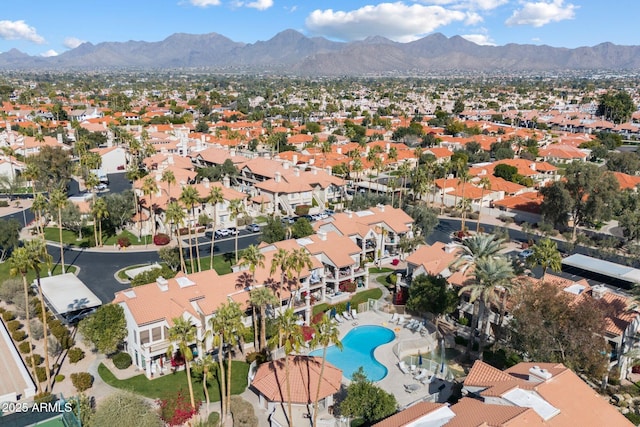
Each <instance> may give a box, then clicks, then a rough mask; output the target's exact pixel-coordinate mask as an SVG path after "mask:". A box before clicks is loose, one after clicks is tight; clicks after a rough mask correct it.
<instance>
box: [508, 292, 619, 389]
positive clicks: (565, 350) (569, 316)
mask: <svg viewBox="0 0 640 427" xmlns="http://www.w3.org/2000/svg"><path fill="white" fill-rule="evenodd" d="M511 314H512V316H513V318H512V320H511V322H509V332H510V334H511V339H510V340H509V342H510V345H511V346H512V347H513V348H514V350H516V351H518V352H520V353H521V354H526V355H527V357H528V358H529V359H530V360H532V361H544V362H559V363H564V364H565V365H566V366H567V367H568V368H570V369H573V370H575V371H577V372H579V373H585V374H587V375H588V376H590V377H592V378H595V379H601V378H602V377H603V375H604V374H605V372H606V371H607V369H608V365H609V363H608V357H607V356H606V354H608V351H609V350H608V348H607V344H606V341H605V339H604V336H605V325H606V322H605V319H604V315H603V312H602V310H601V308H600V307H599V306H598V304H597V302H596V300H593V299H591V298H583V299H580V300H579V301H577V300H576V299H575V298H574V296H572V295H571V294H569V293H567V292H563V291H561V290H560V288H558V286H557V285H556V284H555V283H552V282H539V283H537V284H534V285H531V286H525V287H522V288H521V290H520V292H518V293H517V294H516V298H515V300H514V309H513V311H512V313H511Z"/></svg>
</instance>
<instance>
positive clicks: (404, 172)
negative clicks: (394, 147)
mask: <svg viewBox="0 0 640 427" xmlns="http://www.w3.org/2000/svg"><path fill="white" fill-rule="evenodd" d="M398 170H399V171H400V176H401V177H402V184H401V186H400V194H399V195H398V206H400V208H402V196H403V193H404V192H405V190H406V188H407V177H408V176H409V174H410V173H411V168H410V167H409V163H407V162H402V164H401V165H400V168H399V169H398Z"/></svg>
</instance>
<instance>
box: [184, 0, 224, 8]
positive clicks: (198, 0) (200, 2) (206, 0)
mask: <svg viewBox="0 0 640 427" xmlns="http://www.w3.org/2000/svg"><path fill="white" fill-rule="evenodd" d="M189 3H191V4H192V5H194V6H197V7H209V6H220V0H189Z"/></svg>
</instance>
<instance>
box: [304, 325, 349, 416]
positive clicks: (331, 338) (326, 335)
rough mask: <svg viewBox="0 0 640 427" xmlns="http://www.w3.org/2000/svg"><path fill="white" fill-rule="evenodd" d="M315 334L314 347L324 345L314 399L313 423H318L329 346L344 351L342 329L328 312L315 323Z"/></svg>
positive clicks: (312, 341) (312, 342)
mask: <svg viewBox="0 0 640 427" xmlns="http://www.w3.org/2000/svg"><path fill="white" fill-rule="evenodd" d="M313 329H314V331H315V334H314V336H313V339H312V340H311V345H312V346H313V347H317V346H322V365H321V366H320V378H319V379H318V387H317V389H316V397H315V399H314V408H313V424H312V425H314V426H315V425H317V424H316V422H317V419H318V400H320V386H321V385H322V379H323V378H324V366H325V363H326V361H327V347H329V346H330V345H335V346H336V347H337V348H338V349H340V351H342V341H340V338H339V337H340V330H339V329H338V325H337V324H336V323H335V322H334V321H333V319H331V318H330V317H329V316H327V315H326V314H325V315H324V316H322V320H320V321H319V322H318V323H316V324H314V325H313Z"/></svg>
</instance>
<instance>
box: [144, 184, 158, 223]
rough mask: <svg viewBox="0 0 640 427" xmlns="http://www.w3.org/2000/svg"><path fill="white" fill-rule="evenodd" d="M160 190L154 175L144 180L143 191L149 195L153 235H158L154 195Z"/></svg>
mask: <svg viewBox="0 0 640 427" xmlns="http://www.w3.org/2000/svg"><path fill="white" fill-rule="evenodd" d="M157 191H158V184H157V183H156V180H155V178H154V177H152V176H148V177H146V178H145V179H144V181H142V193H143V194H144V195H145V196H149V213H150V214H151V235H152V236H155V235H156V210H155V209H154V208H153V195H154V194H155V193H156V192H157Z"/></svg>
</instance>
